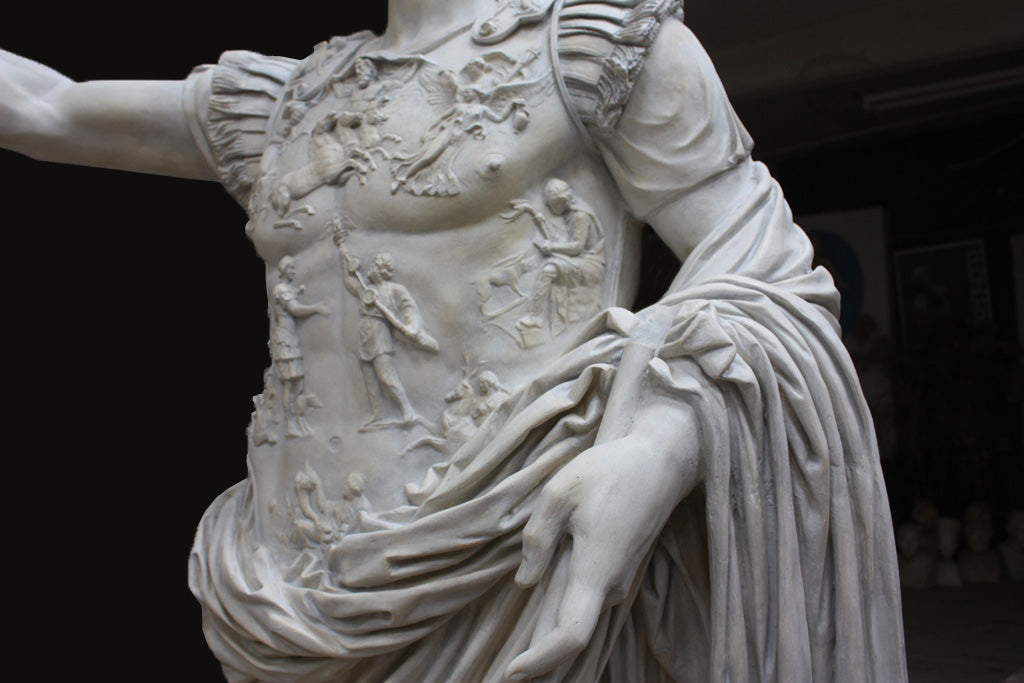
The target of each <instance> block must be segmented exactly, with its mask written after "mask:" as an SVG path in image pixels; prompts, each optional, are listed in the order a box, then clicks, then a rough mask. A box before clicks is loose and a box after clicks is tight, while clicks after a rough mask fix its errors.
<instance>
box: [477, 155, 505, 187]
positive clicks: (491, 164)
mask: <svg viewBox="0 0 1024 683" xmlns="http://www.w3.org/2000/svg"><path fill="white" fill-rule="evenodd" d="M505 161H506V158H505V155H504V154H499V153H497V152H494V153H492V154H488V155H487V156H485V157H484V159H483V168H482V169H481V170H480V171H479V173H480V177H481V178H483V179H484V180H495V179H496V178H497V177H498V176H499V175H501V171H502V169H504V168H505Z"/></svg>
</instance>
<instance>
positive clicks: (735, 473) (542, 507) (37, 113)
mask: <svg viewBox="0 0 1024 683" xmlns="http://www.w3.org/2000/svg"><path fill="white" fill-rule="evenodd" d="M390 9H391V16H390V23H389V26H388V29H387V31H385V32H384V33H383V34H382V35H380V36H375V35H373V34H370V33H359V34H355V35H351V36H345V37H336V38H332V39H330V40H328V41H325V42H323V43H320V44H319V45H317V46H316V47H315V48H314V49H313V52H312V54H311V56H309V57H308V58H306V59H304V60H293V59H287V58H282V57H266V56H263V55H259V54H255V53H251V52H228V53H225V54H224V55H223V56H222V57H221V59H220V61H219V63H218V64H215V65H209V66H203V67H199V68H198V69H196V70H195V71H194V72H193V73H192V74H191V75H189V77H188V78H187V79H186V80H185V81H183V82H172V83H164V82H123V83H122V82H98V83H97V82H93V83H81V84H78V83H73V82H71V81H69V80H67V79H66V78H64V77H62V76H60V75H59V74H56V73H54V72H53V71H50V70H48V69H46V68H45V67H42V66H40V65H39V64H36V63H35V62H31V61H29V60H26V59H22V58H20V57H17V56H14V55H11V54H8V53H2V60H0V144H2V145H3V146H4V147H7V148H10V149H13V150H16V151H21V152H23V153H25V154H29V155H31V156H34V157H37V158H40V159H46V160H53V161H65V162H72V163H80V164H92V165H108V166H114V167H120V168H126V169H131V170H136V171H144V172H150V173H163V174H170V175H176V176H185V177H192V178H197V179H205V180H219V181H220V182H221V183H223V184H224V186H225V187H226V189H227V190H228V191H229V192H230V193H231V195H232V196H233V197H234V198H235V199H236V200H237V201H238V202H239V203H240V204H241V205H242V206H244V207H246V209H247V213H248V217H249V222H248V224H247V225H246V233H247V235H248V236H249V238H250V239H251V240H252V242H253V244H254V245H255V248H256V251H257V253H258V254H259V255H260V257H261V258H262V259H264V260H265V261H266V263H267V264H268V268H267V292H268V299H269V304H270V309H271V310H270V313H271V315H270V335H271V341H272V344H271V346H272V358H273V364H272V368H271V371H270V372H268V374H267V375H266V387H265V390H264V392H263V394H261V395H260V396H258V397H257V398H256V399H255V400H254V404H255V413H254V417H253V422H252V425H251V426H250V430H249V435H250V439H249V452H248V471H249V476H248V478H247V479H246V480H245V481H243V482H241V483H239V484H238V485H237V486H235V487H233V488H231V489H229V490H228V491H226V492H225V493H224V494H223V495H221V496H220V497H219V498H218V499H217V500H216V501H214V503H213V504H212V505H211V507H210V508H209V510H208V511H207V513H206V515H205V516H204V518H203V520H202V523H201V525H200V528H199V531H198V533H197V535H196V539H195V546H194V550H193V554H192V558H191V565H190V585H191V588H192V591H193V593H194V594H195V596H196V597H197V598H198V599H199V601H200V602H201V603H202V605H203V614H204V628H205V633H206V636H207V640H208V643H209V645H210V647H211V648H212V650H213V652H214V653H215V654H216V656H217V657H218V658H219V659H220V661H221V662H222V665H223V670H224V673H225V675H226V677H227V678H228V679H229V680H231V681H236V682H240V681H338V680H345V681H355V682H358V681H367V682H369V681H383V680H392V681H424V682H428V683H429V682H441V681H501V680H526V679H532V678H542V679H543V680H546V681H593V680H599V679H600V680H608V681H626V682H640V681H661V680H757V681H811V680H814V681H826V680H836V681H860V680H877V681H900V680H905V678H906V671H905V662H904V654H903V629H902V623H901V615H900V599H899V577H898V574H897V557H896V551H895V545H894V539H893V532H892V527H891V520H890V517H889V512H888V507H887V498H886V494H885V489H884V485H883V481H882V475H881V470H880V467H879V462H878V452H877V447H876V445H875V438H874V432H873V428H872V423H871V418H870V415H869V414H868V411H867V408H866V406H865V403H864V400H863V397H862V395H861V392H860V390H859V387H858V384H857V378H856V374H855V372H854V369H853V366H852V364H851V362H850V359H849V356H848V355H847V353H846V351H845V350H844V349H843V347H842V345H841V343H840V341H839V329H838V323H837V315H838V306H839V297H838V294H837V292H836V290H835V287H834V286H833V283H832V279H831V277H830V276H829V274H828V273H827V272H826V271H825V270H823V269H821V268H813V267H812V264H811V258H812V251H811V247H810V243H809V241H808V240H807V238H806V236H805V235H804V233H803V232H802V231H801V230H800V229H799V228H798V227H797V226H796V225H794V223H793V221H792V217H791V214H790V211H789V208H788V207H787V205H786V202H785V200H784V199H783V197H782V194H781V191H780V189H779V187H778V185H777V184H776V183H775V182H774V181H773V180H772V179H771V177H770V175H769V174H768V172H767V169H766V168H765V167H764V166H763V165H761V164H759V163H757V162H755V161H753V160H752V159H751V156H750V150H751V147H752V142H751V140H750V138H749V136H748V135H747V133H746V131H745V130H744V129H743V127H742V125H741V124H740V122H739V121H738V120H737V118H736V116H735V114H734V113H733V110H732V108H731V107H730V105H729V102H728V100H727V98H726V96H725V94H724V92H723V90H722V87H721V84H720V83H719V81H718V78H717V76H716V74H715V72H714V69H713V67H712V66H711V63H710V61H709V60H708V58H707V56H706V54H705V53H704V51H703V49H702V48H701V46H700V44H699V43H698V42H697V40H696V38H695V37H694V36H693V35H692V34H691V33H690V32H689V30H688V29H687V28H686V27H685V26H684V24H683V23H682V21H681V20H682V8H681V4H680V3H679V2H676V1H673V0H558V2H552V0H501V1H497V2H496V1H495V0H392V2H391V4H390ZM143 111H144V112H145V115H141V112H143ZM47 112H57V113H58V114H59V116H57V117H51V116H49V115H46V113H47ZM140 140H143V141H144V143H145V144H140V143H139V141H140ZM644 222H646V223H649V224H650V225H651V226H653V227H654V229H655V230H656V231H657V232H658V233H659V234H660V235H661V236H662V238H663V239H664V241H665V242H666V243H667V244H668V246H669V247H671V248H672V249H673V250H674V251H675V252H676V254H677V255H678V256H679V257H680V259H681V260H682V261H683V266H682V269H681V270H680V272H679V274H678V276H677V277H676V279H675V281H674V282H673V284H672V286H671V288H670V289H669V291H668V292H666V293H665V295H664V297H663V298H662V299H661V300H660V301H659V302H658V303H657V304H655V305H653V306H651V307H649V308H646V309H643V310H640V311H635V312H632V311H629V310H627V308H626V307H627V306H629V305H630V303H631V302H632V300H633V299H634V296H635V292H636V288H637V283H638V280H639V277H640V272H639V270H640V268H639V243H640V228H641V225H642V224H643V223H644ZM947 557H948V556H947Z"/></svg>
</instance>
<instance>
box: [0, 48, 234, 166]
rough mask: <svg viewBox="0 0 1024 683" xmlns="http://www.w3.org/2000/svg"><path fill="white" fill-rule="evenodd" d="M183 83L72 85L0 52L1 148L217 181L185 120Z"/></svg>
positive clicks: (42, 157) (38, 156)
mask: <svg viewBox="0 0 1024 683" xmlns="http://www.w3.org/2000/svg"><path fill="white" fill-rule="evenodd" d="M183 89H184V82H183V81H91V82H86V83H75V82H74V81H72V80H70V79H68V78H66V77H64V76H62V75H61V74H59V73H57V72H56V71H54V70H52V69H50V68H48V67H46V66H43V65H42V64H38V63H36V62H33V61H31V60H28V59H25V58H23V57H19V56H17V55H14V54H11V53H9V52H0V146H2V147H5V148H7V149H10V150H12V151H15V152H19V153H21V154H25V155H27V156H30V157H32V158H35V159H39V160H41V161H55V162H62V163H72V164H81V165H85V166H100V167H105V168H117V169H122V170H129V171H138V172H143V173H156V174H161V175H172V176H180V177H186V178H196V179H202V180H215V176H214V173H213V171H212V169H210V168H209V166H208V164H207V163H206V161H205V159H204V158H203V156H202V154H201V152H200V151H199V149H198V148H197V147H196V144H195V142H194V141H193V139H192V137H191V134H190V133H189V129H188V124H187V121H186V118H185V108H184V104H183V94H184V93H183Z"/></svg>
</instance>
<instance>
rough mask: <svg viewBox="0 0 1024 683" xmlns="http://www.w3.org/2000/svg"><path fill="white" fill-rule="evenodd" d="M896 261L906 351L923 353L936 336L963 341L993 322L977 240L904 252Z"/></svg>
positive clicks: (981, 248) (982, 255)
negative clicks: (918, 350)
mask: <svg viewBox="0 0 1024 683" xmlns="http://www.w3.org/2000/svg"><path fill="white" fill-rule="evenodd" d="M894 257H895V260H896V286H897V298H898V301H899V309H900V327H901V329H902V334H903V343H904V345H905V348H907V349H908V350H913V349H919V348H921V347H922V346H924V345H926V344H927V343H928V341H929V340H930V339H932V338H933V336H934V335H942V336H946V337H948V336H951V335H952V336H961V335H964V334H969V333H970V332H972V331H974V330H978V329H980V328H982V327H985V326H986V325H988V324H989V323H990V322H991V321H992V301H991V298H990V295H989V283H988V265H987V263H986V260H985V245H984V243H983V242H982V241H981V240H968V241H964V242H950V243H946V244H937V245H931V246H927V247H920V248H916V249H904V250H902V251H897V252H896V253H895V255H894Z"/></svg>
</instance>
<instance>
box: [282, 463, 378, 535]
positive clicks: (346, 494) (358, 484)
mask: <svg viewBox="0 0 1024 683" xmlns="http://www.w3.org/2000/svg"><path fill="white" fill-rule="evenodd" d="M365 487H366V477H364V476H363V475H362V474H360V473H358V472H353V473H352V474H350V475H348V478H347V479H346V480H345V486H344V488H343V490H342V498H341V500H340V501H337V502H331V501H329V500H328V498H327V494H326V493H325V491H324V483H323V480H322V479H321V478H320V475H318V474H317V473H316V472H315V471H314V470H313V468H312V467H310V466H309V465H308V464H307V465H306V467H305V468H303V469H302V470H300V471H299V473H298V474H297V475H296V476H295V506H294V508H293V510H292V513H293V515H294V521H293V529H294V534H293V538H292V542H293V543H294V544H295V545H297V546H299V547H303V546H306V547H318V546H324V545H331V544H334V543H337V542H338V541H339V540H341V537H342V536H344V535H345V534H348V533H353V532H356V531H358V530H359V513H360V512H362V511H363V510H370V509H371V505H370V501H369V500H367V498H366V495H365V494H364V493H363V490H364V489H365Z"/></svg>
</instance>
